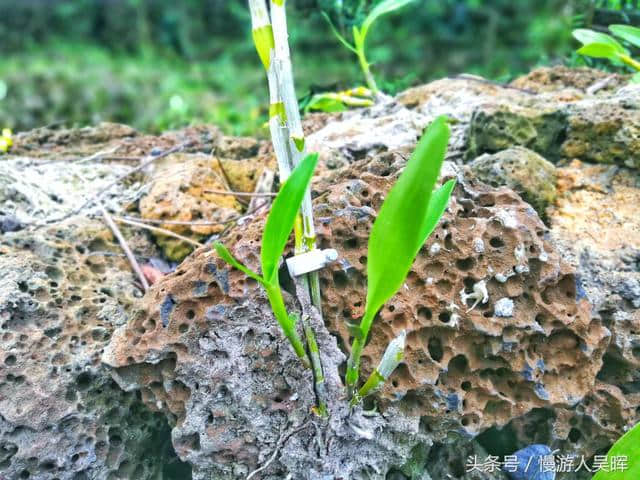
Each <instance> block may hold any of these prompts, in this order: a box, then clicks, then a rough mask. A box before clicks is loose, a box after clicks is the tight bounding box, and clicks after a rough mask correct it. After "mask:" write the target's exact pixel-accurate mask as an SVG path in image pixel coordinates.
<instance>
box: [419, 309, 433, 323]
mask: <svg viewBox="0 0 640 480" xmlns="http://www.w3.org/2000/svg"><path fill="white" fill-rule="evenodd" d="M418 317H420V318H424V319H425V320H431V318H432V317H433V313H432V312H431V309H429V308H427V307H419V308H418Z"/></svg>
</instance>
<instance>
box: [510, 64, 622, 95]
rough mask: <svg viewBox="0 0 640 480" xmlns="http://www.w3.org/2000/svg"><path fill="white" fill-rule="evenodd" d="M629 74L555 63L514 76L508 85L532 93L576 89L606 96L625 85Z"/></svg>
mask: <svg viewBox="0 0 640 480" xmlns="http://www.w3.org/2000/svg"><path fill="white" fill-rule="evenodd" d="M629 80H630V75H622V74H619V73H611V72H603V71H602V70H596V69H594V68H585V67H582V68H575V67H565V66H563V65H556V66H554V67H540V68H536V69H535V70H533V71H532V72H530V73H528V74H526V75H522V76H521V77H518V78H516V79H515V80H514V81H513V82H511V83H510V86H512V87H517V88H521V89H525V90H528V91H530V92H533V93H543V92H554V91H562V90H564V91H566V90H568V89H577V90H579V91H580V92H582V93H593V94H598V93H599V92H600V95H603V96H606V95H608V94H611V92H613V91H615V90H617V89H619V88H621V87H623V86H625V85H627V84H628V83H629Z"/></svg>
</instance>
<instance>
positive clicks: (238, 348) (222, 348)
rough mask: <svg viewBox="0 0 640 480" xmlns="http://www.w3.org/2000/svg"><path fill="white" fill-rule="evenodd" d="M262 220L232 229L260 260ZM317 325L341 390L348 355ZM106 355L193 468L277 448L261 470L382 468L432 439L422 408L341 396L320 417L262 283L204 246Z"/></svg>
mask: <svg viewBox="0 0 640 480" xmlns="http://www.w3.org/2000/svg"><path fill="white" fill-rule="evenodd" d="M263 225H264V216H261V217H259V218H256V219H255V220H254V221H253V222H252V223H250V224H248V225H247V226H246V229H242V230H235V231H233V233H232V234H230V235H228V236H226V237H224V240H225V242H226V243H227V244H228V245H230V246H231V248H232V250H233V251H234V254H235V255H237V256H238V257H239V258H242V259H243V261H245V262H246V263H247V264H248V265H250V266H251V267H256V264H257V262H258V250H257V249H256V245H257V243H256V239H257V238H259V236H260V234H261V230H262V228H263ZM292 308H295V305H292ZM318 327H320V329H319V330H317V333H318V341H319V344H320V348H321V351H322V352H323V358H324V361H325V364H324V366H325V375H326V376H327V378H328V383H329V386H330V390H331V391H332V392H333V398H334V399H337V398H339V397H341V396H342V394H343V389H342V386H341V384H340V382H339V380H338V366H339V365H340V364H341V363H343V362H344V361H345V357H344V355H343V354H342V353H341V352H340V351H339V350H338V349H337V345H336V340H335V338H332V337H331V336H330V335H329V334H328V332H327V331H326V330H323V329H322V326H318ZM103 360H104V361H105V362H106V363H107V364H109V365H111V366H113V367H115V371H114V378H115V379H116V381H117V382H118V383H119V384H120V385H121V386H122V388H124V389H125V390H127V391H130V390H140V392H141V396H142V399H143V401H144V402H145V403H146V404H147V405H148V406H149V408H150V409H152V410H154V411H161V412H163V413H164V414H165V415H166V416H167V417H168V419H169V421H170V423H171V425H172V426H173V432H172V439H173V444H174V447H175V449H176V452H177V454H178V455H179V456H180V458H181V459H183V460H185V461H188V462H189V463H190V464H191V465H192V466H193V478H194V479H196V480H200V479H202V480H204V479H209V478H216V479H241V478H242V479H243V478H246V477H247V476H248V475H249V474H250V472H252V471H254V470H255V469H257V468H259V467H260V465H262V464H264V463H265V462H267V461H268V459H269V458H270V457H271V456H272V455H273V452H274V449H275V450H276V451H277V452H278V454H276V457H275V458H276V460H277V461H275V462H273V464H272V465H271V467H270V468H268V469H267V470H265V472H264V476H263V477H261V478H265V479H269V480H276V479H282V478H286V477H287V475H288V474H292V475H294V478H300V479H309V480H311V479H317V478H345V479H346V478H349V479H354V480H357V479H364V478H374V479H383V478H385V475H386V472H387V471H388V470H389V468H390V466H392V465H394V464H397V465H402V464H404V463H405V462H406V459H407V458H409V457H410V455H411V452H412V449H414V448H416V446H420V448H428V445H429V442H430V439H429V436H428V435H426V434H425V433H424V432H422V431H421V427H420V421H419V418H418V417H412V418H409V417H406V416H404V415H403V414H402V413H401V412H397V414H396V415H393V414H392V415H390V418H387V419H383V418H382V417H379V416H378V417H370V418H368V417H363V416H361V415H360V414H359V413H356V414H355V415H353V416H351V417H349V416H348V410H347V408H346V403H345V402H344V401H342V400H341V401H340V402H339V404H338V405H337V407H336V408H333V407H332V419H331V421H330V422H329V423H328V424H325V423H323V422H320V421H318V419H317V418H316V417H315V416H314V415H313V414H312V413H311V408H312V407H313V405H314V401H315V399H314V393H313V390H312V378H311V375H310V372H309V371H308V370H305V369H304V368H303V367H302V366H301V364H300V362H299V361H298V360H297V357H295V355H294V353H293V351H292V350H291V347H290V345H289V344H288V342H287V341H286V340H285V339H284V338H283V337H282V334H281V332H280V330H279V327H278V326H277V323H276V322H275V320H274V318H273V316H272V314H271V313H270V309H269V306H268V302H267V299H266V298H265V295H264V293H263V291H262V289H261V287H259V286H258V285H257V284H256V282H254V281H252V280H250V279H247V277H246V276H245V275H243V274H242V273H240V272H238V271H236V270H232V269H231V268H230V267H229V266H228V265H226V264H225V263H224V262H222V261H221V260H220V259H218V258H217V257H216V254H215V253H214V252H213V251H211V250H208V249H206V248H201V249H199V250H197V251H196V252H194V254H193V255H191V256H190V257H188V258H187V259H186V260H185V262H184V263H183V264H182V265H181V266H180V267H179V269H178V270H177V271H176V272H175V274H172V275H169V276H167V277H166V278H164V279H163V280H161V281H160V282H159V283H158V284H157V285H155V286H154V288H153V290H152V291H151V293H150V294H149V295H147V296H146V297H145V301H144V304H143V305H142V308H141V309H140V310H138V311H137V312H136V313H135V314H134V315H133V317H132V320H131V321H130V322H129V323H128V324H127V325H125V326H122V327H121V328H119V329H118V330H117V331H116V332H115V333H114V336H113V338H112V341H111V342H110V344H109V347H108V348H107V349H106V350H105V353H104V356H103ZM389 411H390V412H393V410H389ZM318 431H321V432H322V435H320V436H318V434H317V432H318ZM365 437H366V438H369V440H367V439H366V438H365ZM354 448H357V449H358V452H360V455H354V454H353V452H354V450H353V449H354ZM325 475H326V476H327V477H325ZM416 478H418V477H416Z"/></svg>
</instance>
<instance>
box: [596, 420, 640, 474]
mask: <svg viewBox="0 0 640 480" xmlns="http://www.w3.org/2000/svg"><path fill="white" fill-rule="evenodd" d="M612 457H617V458H621V457H622V458H626V460H627V465H626V467H627V468H625V469H624V470H623V469H622V468H618V469H616V470H617V471H611V472H605V471H604V470H600V471H598V473H596V474H595V475H594V476H593V479H592V480H635V479H638V478H640V423H639V424H637V425H636V426H635V427H633V428H632V429H631V430H629V431H628V432H627V433H625V434H624V435H623V436H622V437H621V438H620V439H619V440H618V441H617V442H616V443H614V444H613V447H611V450H609V453H608V454H607V464H608V465H611V460H612ZM611 470H613V469H611Z"/></svg>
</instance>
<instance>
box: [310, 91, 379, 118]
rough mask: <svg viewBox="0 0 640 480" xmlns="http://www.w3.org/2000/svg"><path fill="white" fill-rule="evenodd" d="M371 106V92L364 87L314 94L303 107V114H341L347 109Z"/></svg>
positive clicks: (372, 102)
mask: <svg viewBox="0 0 640 480" xmlns="http://www.w3.org/2000/svg"><path fill="white" fill-rule="evenodd" d="M373 104H374V101H373V92H372V91H371V90H369V89H368V88H365V87H356V88H350V89H349V90H343V91H341V92H322V93H316V94H314V95H313V96H312V97H311V98H310V99H309V101H308V102H307V103H306V105H304V106H303V109H304V112H305V113H308V112H310V111H321V112H327V113H333V112H343V111H345V110H346V109H347V108H348V107H371V106H372V105H373Z"/></svg>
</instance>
